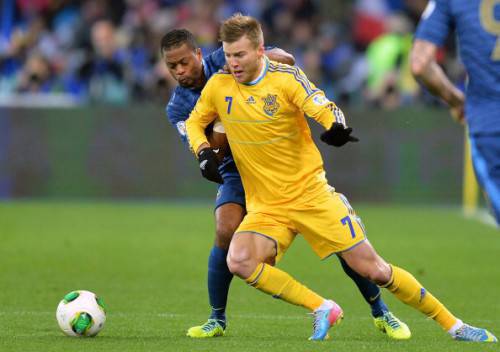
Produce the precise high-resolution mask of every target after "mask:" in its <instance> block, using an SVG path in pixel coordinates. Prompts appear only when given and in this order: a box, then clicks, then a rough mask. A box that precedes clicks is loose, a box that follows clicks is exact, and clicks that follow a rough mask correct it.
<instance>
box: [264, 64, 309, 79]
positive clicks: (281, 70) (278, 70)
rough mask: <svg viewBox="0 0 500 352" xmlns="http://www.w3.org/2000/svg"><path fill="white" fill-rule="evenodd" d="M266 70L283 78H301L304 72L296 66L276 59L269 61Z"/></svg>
mask: <svg viewBox="0 0 500 352" xmlns="http://www.w3.org/2000/svg"><path fill="white" fill-rule="evenodd" d="M268 71H269V73H270V74H271V75H274V76H282V77H284V78H295V79H296V78H302V79H303V77H305V74H304V72H303V71H302V70H301V69H300V68H299V67H297V66H290V65H287V64H284V63H281V62H277V61H269V68H268Z"/></svg>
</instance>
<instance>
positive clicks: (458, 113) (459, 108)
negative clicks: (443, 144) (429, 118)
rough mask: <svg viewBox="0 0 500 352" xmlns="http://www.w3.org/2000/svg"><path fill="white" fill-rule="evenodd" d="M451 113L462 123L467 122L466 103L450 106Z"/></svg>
mask: <svg viewBox="0 0 500 352" xmlns="http://www.w3.org/2000/svg"><path fill="white" fill-rule="evenodd" d="M450 114H451V116H452V117H453V119H454V120H455V121H457V122H459V123H461V124H462V125H463V124H464V123H465V108H464V104H457V105H456V106H450Z"/></svg>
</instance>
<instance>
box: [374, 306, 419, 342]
mask: <svg viewBox="0 0 500 352" xmlns="http://www.w3.org/2000/svg"><path fill="white" fill-rule="evenodd" d="M373 323H374V324H375V326H376V327H377V328H378V329H379V330H380V331H382V332H383V333H385V334H387V336H388V337H390V338H391V339H394V340H408V339H409V338H410V337H411V331H410V328H408V325H406V324H405V323H403V322H402V321H401V320H399V319H398V318H397V317H396V316H395V315H394V314H392V313H391V312H385V313H384V315H382V316H380V317H376V318H373Z"/></svg>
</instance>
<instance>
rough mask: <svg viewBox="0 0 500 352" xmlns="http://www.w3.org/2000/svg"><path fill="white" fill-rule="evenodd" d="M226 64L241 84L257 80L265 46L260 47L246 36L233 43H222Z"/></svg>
mask: <svg viewBox="0 0 500 352" xmlns="http://www.w3.org/2000/svg"><path fill="white" fill-rule="evenodd" d="M222 47H223V49H224V55H225V56H226V63H227V65H228V67H229V70H230V71H231V73H232V75H233V77H234V78H235V79H236V80H237V81H238V82H240V83H248V82H251V81H253V80H254V79H256V78H257V77H258V76H259V74H260V70H261V64H262V57H263V56H264V46H263V45H262V44H261V45H259V46H258V47H255V45H254V44H253V43H252V42H251V41H250V39H248V38H247V36H246V35H244V36H243V37H241V38H240V39H238V40H237V41H235V42H233V43H226V42H222Z"/></svg>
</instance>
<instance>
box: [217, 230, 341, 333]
mask: <svg viewBox="0 0 500 352" xmlns="http://www.w3.org/2000/svg"><path fill="white" fill-rule="evenodd" d="M276 255H277V248H276V243H275V242H274V241H273V240H272V239H270V238H268V237H265V236H262V235H260V234H256V233H251V232H240V233H236V234H235V235H234V236H233V240H232V241H231V245H230V247H229V255H228V257H227V261H228V266H229V270H230V271H231V272H232V273H233V274H234V275H237V276H238V277H240V278H241V279H243V280H245V281H246V282H247V283H248V284H249V285H250V286H253V287H255V288H257V289H258V290H260V291H262V292H264V293H267V294H269V295H272V296H273V297H274V298H280V299H282V300H284V301H286V302H288V303H292V304H295V305H299V306H302V307H305V308H307V309H309V310H311V311H312V312H314V322H313V334H312V336H311V337H310V339H311V340H324V339H325V338H326V337H327V336H328V330H329V328H330V327H331V326H333V325H334V324H335V323H337V322H340V320H341V319H342V316H343V313H342V309H341V308H340V307H339V306H338V305H337V304H336V303H335V302H333V301H331V300H327V299H324V298H323V297H321V296H320V295H318V294H317V293H316V292H314V291H312V290H310V289H309V288H307V287H306V286H304V285H302V284H301V283H299V282H298V281H297V280H295V279H294V278H293V277H292V276H290V275H289V274H288V273H286V272H284V271H282V270H280V269H278V268H275V267H274V266H273V265H272V263H274V262H275V258H276ZM270 263H271V264H270Z"/></svg>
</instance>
